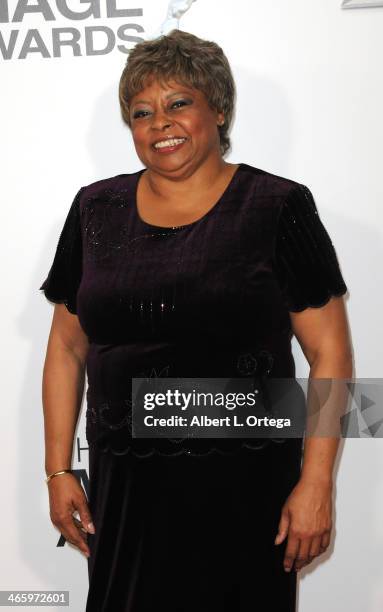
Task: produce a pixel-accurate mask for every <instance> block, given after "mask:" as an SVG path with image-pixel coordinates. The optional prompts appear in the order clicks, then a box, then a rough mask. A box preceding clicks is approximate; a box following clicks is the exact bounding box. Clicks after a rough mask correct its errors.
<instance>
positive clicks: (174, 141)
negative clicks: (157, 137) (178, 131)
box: [154, 138, 186, 149]
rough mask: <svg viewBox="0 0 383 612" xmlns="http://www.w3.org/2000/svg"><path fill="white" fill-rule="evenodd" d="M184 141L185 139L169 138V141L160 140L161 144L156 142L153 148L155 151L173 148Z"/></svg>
mask: <svg viewBox="0 0 383 612" xmlns="http://www.w3.org/2000/svg"><path fill="white" fill-rule="evenodd" d="M185 140H186V138H171V139H169V140H161V142H157V143H156V144H155V145H154V147H155V148H156V149H161V148H162V147H174V146H175V145H178V144H180V143H181V142H185Z"/></svg>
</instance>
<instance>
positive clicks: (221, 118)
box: [217, 112, 225, 126]
mask: <svg viewBox="0 0 383 612" xmlns="http://www.w3.org/2000/svg"><path fill="white" fill-rule="evenodd" d="M224 123H225V115H224V114H223V113H222V112H220V113H217V125H218V126H222V125H223V124H224Z"/></svg>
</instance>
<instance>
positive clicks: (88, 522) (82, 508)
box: [76, 499, 96, 533]
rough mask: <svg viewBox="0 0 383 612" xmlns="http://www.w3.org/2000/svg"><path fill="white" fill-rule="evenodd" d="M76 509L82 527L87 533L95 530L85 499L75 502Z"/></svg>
mask: <svg viewBox="0 0 383 612" xmlns="http://www.w3.org/2000/svg"><path fill="white" fill-rule="evenodd" d="M76 510H77V511H78V514H79V517H80V521H81V522H82V525H83V527H84V529H85V530H86V531H87V532H89V533H95V531H96V530H95V527H94V524H93V521H92V516H91V514H90V511H89V508H88V504H87V502H86V501H85V499H83V500H80V501H77V502H76Z"/></svg>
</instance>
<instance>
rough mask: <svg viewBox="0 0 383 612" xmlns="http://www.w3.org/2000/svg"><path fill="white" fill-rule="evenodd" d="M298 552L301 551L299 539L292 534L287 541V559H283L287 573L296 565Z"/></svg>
mask: <svg viewBox="0 0 383 612" xmlns="http://www.w3.org/2000/svg"><path fill="white" fill-rule="evenodd" d="M298 550H299V539H298V538H297V537H296V536H294V535H291V533H290V534H289V537H288V540H287V546H286V551H285V557H284V559H283V567H284V568H285V571H286V572H290V571H291V568H292V566H293V564H294V561H295V557H296V555H297V552H298Z"/></svg>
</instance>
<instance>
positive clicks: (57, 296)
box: [39, 187, 84, 314]
mask: <svg viewBox="0 0 383 612" xmlns="http://www.w3.org/2000/svg"><path fill="white" fill-rule="evenodd" d="M83 190H84V187H81V188H80V189H79V191H78V192H77V194H76V196H75V198H74V200H73V202H72V204H71V206H70V209H69V212H68V214H67V217H66V219H65V222H64V225H63V228H62V231H61V234H60V237H59V240H58V243H57V247H56V252H55V255H54V258H53V262H52V265H51V268H50V270H49V272H48V275H47V277H46V278H45V280H44V282H43V283H42V285H41V286H40V287H39V291H43V292H44V295H45V297H46V298H47V299H48V300H49V301H50V302H54V303H56V304H65V306H66V308H67V310H68V311H69V312H70V313H72V314H77V291H78V287H79V285H80V282H81V276H82V236H81V224H80V198H81V194H82V192H83Z"/></svg>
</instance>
